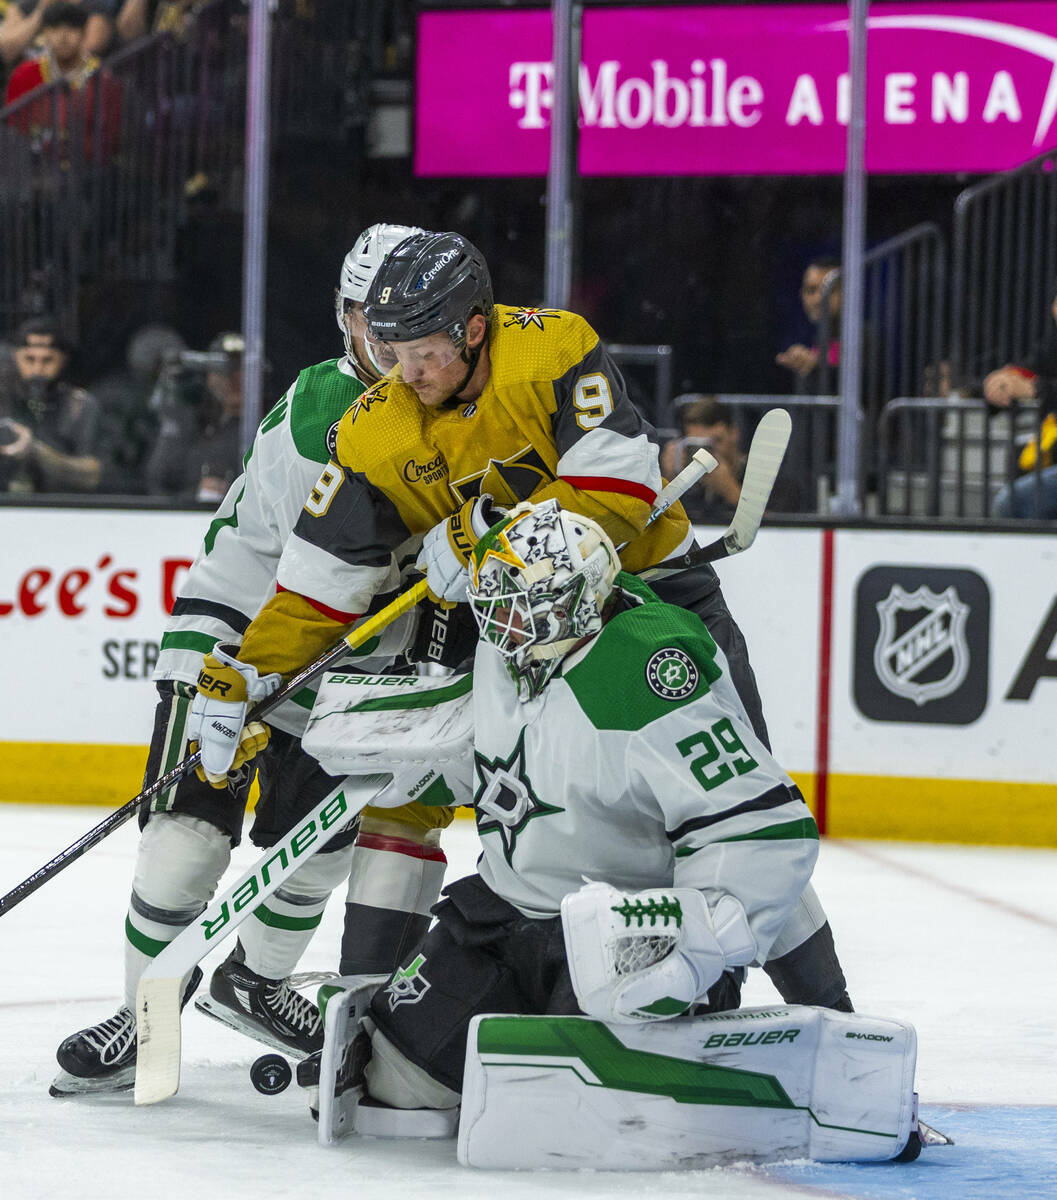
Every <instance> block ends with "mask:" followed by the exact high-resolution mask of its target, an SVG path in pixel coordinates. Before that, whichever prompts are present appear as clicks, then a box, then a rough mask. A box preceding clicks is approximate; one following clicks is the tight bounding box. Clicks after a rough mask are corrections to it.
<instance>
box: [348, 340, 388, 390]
mask: <svg viewBox="0 0 1057 1200" xmlns="http://www.w3.org/2000/svg"><path fill="white" fill-rule="evenodd" d="M345 357H346V358H347V359H348V360H349V366H351V367H352V369H353V371H355V373H356V378H357V379H358V380H359V381H360V383H362V384H363V385H364V386H365V387H370V386H371V385H372V384H375V383H377V382H378V380H379V379H381V378H382V377H381V375H379V374H378V372H377V371H376V370H375V369H374V367H371V366H368V365H367V364H366V363H365V362H364V361H363V359H362V358H360V356H359V355H358V354H357V353H356V348H355V346H353V345H352V338H351V337H350V338H349V345H348V347H347V349H346V352H345Z"/></svg>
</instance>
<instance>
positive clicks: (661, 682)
mask: <svg viewBox="0 0 1057 1200" xmlns="http://www.w3.org/2000/svg"><path fill="white" fill-rule="evenodd" d="M699 678H700V676H699V675H698V671H697V667H696V665H695V664H694V660H693V659H692V658H691V657H690V656H689V655H688V654H684V653H683V652H682V650H676V649H675V647H674V646H667V647H665V649H663V650H658V651H657V652H656V653H655V654H653V655H651V656H650V660H649V662H648V663H647V664H646V682H647V683H648V684H649V687H650V690H651V691H652V692H654V693H655V694H656V695H658V696H660V697H661V699H662V700H683V699H685V698H686V697H687V696H689V695H690V694H691V692H693V690H694V689H695V688H696V687H697V683H698V679H699Z"/></svg>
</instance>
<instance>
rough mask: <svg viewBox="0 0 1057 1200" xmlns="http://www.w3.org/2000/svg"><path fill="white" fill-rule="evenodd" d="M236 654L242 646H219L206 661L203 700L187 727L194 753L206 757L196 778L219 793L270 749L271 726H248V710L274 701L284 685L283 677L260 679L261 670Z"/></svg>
mask: <svg viewBox="0 0 1057 1200" xmlns="http://www.w3.org/2000/svg"><path fill="white" fill-rule="evenodd" d="M237 653H238V647H237V646H214V647H213V653H212V654H207V655H206V656H205V658H204V659H203V660H202V670H201V671H200V672H199V673H198V694H197V695H196V696H195V698H194V701H193V702H192V704H191V716H190V718H189V719H188V722H187V736H188V737H189V738H190V739H191V750H192V751H194V750H196V749H198V748H199V747H200V748H201V751H202V761H201V763H200V764H199V766H198V767H196V768H195V771H196V774H197V775H198V777H199V779H203V780H205V781H206V782H207V783H209V784H211V785H212V786H213V787H215V788H224V787H227V782H228V772H229V771H237V770H238V769H239V767H241V766H242V765H243V763H245V762H247V761H248V760H249V759H251V758H253V756H254V755H255V754H257V753H259V752H260V751H261V750H263V749H264V747H265V746H266V745H267V744H268V738H269V737H270V736H271V731H270V730H269V729H268V726H267V725H263V724H262V723H261V722H260V721H250V723H249V724H248V725H247V724H245V721H246V708H247V706H248V704H249V703H250V702H254V703H256V701H258V700H263V699H265V697H267V696H270V695H271V694H272V692H274V691H275V690H276V688H277V687H278V686H279V682H280V676H279V675H278V674H272V675H265V676H264V677H263V678H262V677H261V676H259V675H258V674H257V668H256V667H254V666H251V665H250V664H249V663H244V662H239V660H238V659H237V658H236V657H235V655H236V654H237Z"/></svg>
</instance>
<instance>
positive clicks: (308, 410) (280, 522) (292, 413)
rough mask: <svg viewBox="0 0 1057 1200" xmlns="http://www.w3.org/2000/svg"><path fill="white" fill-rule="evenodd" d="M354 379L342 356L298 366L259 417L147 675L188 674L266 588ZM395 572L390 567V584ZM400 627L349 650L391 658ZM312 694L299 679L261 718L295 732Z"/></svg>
mask: <svg viewBox="0 0 1057 1200" xmlns="http://www.w3.org/2000/svg"><path fill="white" fill-rule="evenodd" d="M363 390H364V386H363V384H362V383H361V382H360V381H359V379H357V377H356V375H355V374H354V373H353V371H352V369H351V367H350V366H349V363H348V359H347V358H341V359H329V360H327V361H326V362H322V363H317V364H315V365H314V366H311V367H306V368H305V370H303V371H302V372H301V373H300V374H299V375H298V377H297V379H296V380H295V382H294V383H293V384H292V385H291V387H290V388H289V389H288V390H287V392H286V394H285V395H284V396H283V398H282V399H281V400H280V401H279V402H278V403H277V404H276V405H275V407H274V408H273V409H272V410H271V411H270V412H269V413H268V414H267V416H266V417H265V418H264V420H263V421H262V422H261V424H260V426H259V428H258V430H257V434H256V436H255V437H254V440H253V444H252V446H251V447H250V450H249V453H248V454H247V455H246V458H245V464H244V470H243V474H242V475H240V476H239V478H238V479H236V480H235V482H234V483H233V484H232V485H231V488H230V489H229V491H228V494H227V495H226V496H225V497H224V499H223V501H222V502H221V504H220V507H219V508H218V509H217V512H216V514H215V516H214V517H213V519H212V521H211V522H210V524H209V528H208V530H207V531H206V535H205V538H204V539H203V542H202V545H201V547H200V548H199V551H198V554H197V557H196V558H195V561H194V563H193V564H192V566H191V569H190V571H189V573H188V575H187V578H186V579H185V580H184V583H183V586H182V587H181V589H180V594H179V597H178V598H177V600H176V603H175V604H174V606H173V611H172V616H171V617H170V619H169V622H168V624H167V625H166V627H165V632H164V634H163V636H162V640H161V652H160V654H159V656H158V663H157V666H156V668H155V671H154V679H155V680H156V681H160V680H182V681H184V682H187V683H194V682H195V680H196V679H197V678H198V672H199V670H200V668H201V666H202V655H203V654H208V653H209V652H210V651H211V650H212V649H213V647H214V646H215V645H216V644H217V643H218V642H223V643H233V644H236V645H237V644H239V643H240V642H241V640H242V635H243V633H244V632H245V630H246V629H247V627H248V626H249V623H250V621H251V620H252V619H253V617H254V616H255V615H256V614H257V612H258V610H259V609H260V608H261V606H262V605H263V604H264V603H265V601H267V600H268V599H269V598H270V597H271V596H272V595H274V593H275V587H276V570H277V568H278V565H279V558H280V556H281V554H282V550H283V546H284V544H285V543H286V540H287V538H288V537H289V536H290V532H291V530H292V529H293V527H294V524H295V522H296V521H297V518H298V516H299V515H300V513H301V509H302V508H303V506H304V503H305V497H306V496H307V495H308V494H309V492H310V491H311V490H312V487H313V486H314V484H315V482H316V480H317V479H318V478H319V472H320V470H321V468H322V466H323V465H324V464H325V463H326V462H327V461H328V460H329V458H330V457H331V455H332V454H333V453H334V439H335V438H336V436H337V426H338V422H339V421H340V420H341V417H342V416H343V414H344V413H345V412H346V410H347V409H348V408H349V406H350V405H351V404H352V403H353V402H354V401H355V400H356V399H357V398H358V397H359V396H360V395H361V393H362V392H363ZM396 583H397V573H396V571H395V570H394V572H393V586H394V587H395V586H396ZM406 636H407V630H406V628H405V624H403V623H394V625H393V626H391V627H390V628H389V629H388V630H387V631H386V635H385V642H384V645H383V644H382V643H381V642H380V641H379V640H378V639H374V640H373V641H371V642H369V643H367V645H366V646H364V647H363V648H362V649H361V651H360V652H359V656H360V657H361V658H362V659H363V660H364V661H365V662H367V661H370V662H371V665H372V667H373V669H375V670H381V669H384V667H385V665H387V664H388V663H389V662H391V654H389V653H388V651H389V649H390V648H391V647H392V646H394V645H397V644H399V643H401V642H402V640H403V639H405V638H406ZM314 698H315V688H314V687H313V686H308V687H306V688H303V689H302V690H301V691H300V692H298V693H297V694H296V695H295V696H293V697H291V699H290V700H289V701H287V702H286V703H285V704H283V705H281V706H280V707H279V708H278V709H276V710H275V711H274V712H273V713H272V714H271V715H270V716H269V717H268V720H269V723H271V724H274V725H276V726H278V727H279V728H280V729H284V730H286V731H288V732H290V733H294V734H297V735H300V733H301V732H302V731H303V729H304V725H305V722H306V721H307V719H308V713H309V711H310V710H311V708H312V702H313V700H314Z"/></svg>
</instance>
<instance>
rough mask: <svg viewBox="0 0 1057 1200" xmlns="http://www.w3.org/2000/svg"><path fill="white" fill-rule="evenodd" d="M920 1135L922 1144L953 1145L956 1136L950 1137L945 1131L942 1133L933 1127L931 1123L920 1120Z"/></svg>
mask: <svg viewBox="0 0 1057 1200" xmlns="http://www.w3.org/2000/svg"><path fill="white" fill-rule="evenodd" d="M918 1137H919V1138H921V1144H922V1146H926V1147H927V1146H953V1145H954V1138H952V1137H948V1136H947V1134H945V1133H940V1131H939V1130H938V1129H933V1128H932V1126H931V1125H926V1124H925V1122H924V1121H918Z"/></svg>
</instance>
